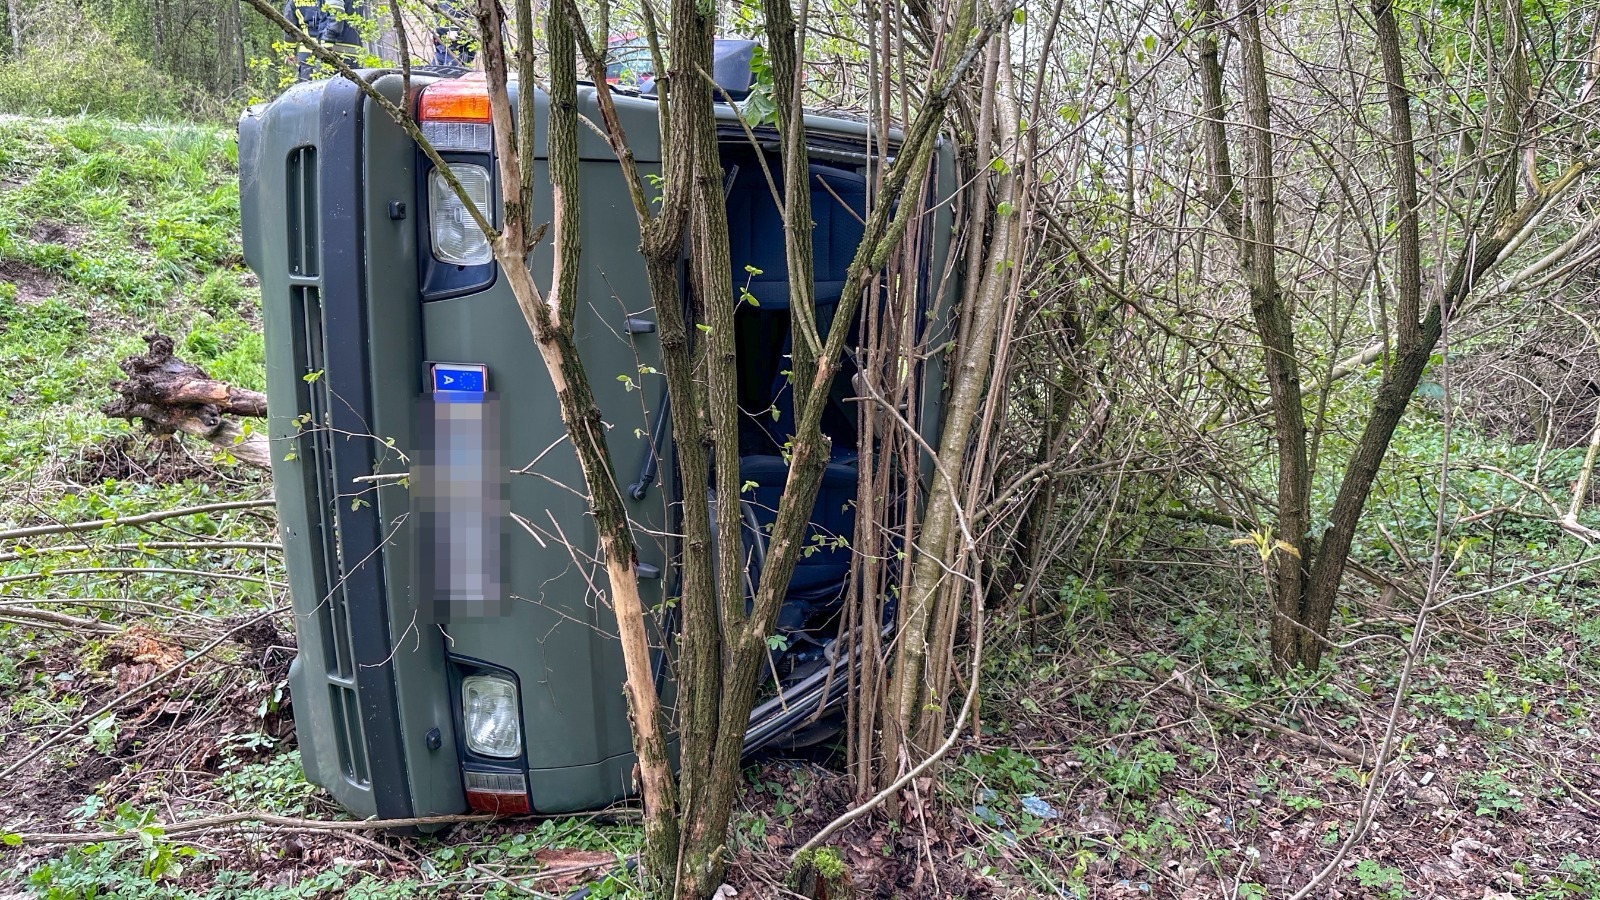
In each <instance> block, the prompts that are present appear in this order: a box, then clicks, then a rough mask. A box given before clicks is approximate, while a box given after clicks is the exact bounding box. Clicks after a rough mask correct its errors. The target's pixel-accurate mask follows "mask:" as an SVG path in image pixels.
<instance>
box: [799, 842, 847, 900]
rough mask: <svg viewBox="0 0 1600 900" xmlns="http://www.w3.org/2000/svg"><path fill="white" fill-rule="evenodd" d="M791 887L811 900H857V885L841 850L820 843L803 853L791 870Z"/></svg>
mask: <svg viewBox="0 0 1600 900" xmlns="http://www.w3.org/2000/svg"><path fill="white" fill-rule="evenodd" d="M789 889H790V890H792V891H794V892H795V893H797V894H799V895H801V896H802V897H810V898H811V900H855V896H856V885H855V882H854V881H853V880H852V879H851V878H850V869H849V868H848V867H847V866H846V865H845V864H844V858H843V857H841V856H840V855H839V851H837V850H834V849H832V848H830V847H820V848H818V849H816V850H808V851H806V852H805V853H802V854H800V857H799V858H798V859H796V860H795V861H794V867H793V868H791V869H790V870H789Z"/></svg>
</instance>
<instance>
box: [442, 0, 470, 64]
mask: <svg viewBox="0 0 1600 900" xmlns="http://www.w3.org/2000/svg"><path fill="white" fill-rule="evenodd" d="M439 12H440V13H442V15H441V16H440V18H439V25H438V27H437V28H435V29H433V65H435V66H439V67H441V68H451V69H465V68H469V67H470V66H471V65H472V61H473V60H474V59H477V58H478V49H477V45H476V44H475V43H474V42H473V40H472V36H471V34H470V33H469V32H468V31H466V30H465V29H464V28H463V26H462V24H461V23H462V22H464V21H465V17H464V16H463V14H462V13H461V11H460V10H459V9H457V8H456V5H455V4H454V3H451V2H450V0H443V2H441V3H440V4H439Z"/></svg>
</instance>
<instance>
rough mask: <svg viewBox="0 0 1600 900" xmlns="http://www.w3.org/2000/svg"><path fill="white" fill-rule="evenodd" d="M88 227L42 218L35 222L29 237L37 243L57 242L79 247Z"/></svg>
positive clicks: (63, 245) (60, 244)
mask: <svg viewBox="0 0 1600 900" xmlns="http://www.w3.org/2000/svg"><path fill="white" fill-rule="evenodd" d="M88 233H89V232H88V229H86V228H83V227H82V226H77V225H63V224H61V223H60V222H51V221H49V220H41V221H39V222H36V223H34V226H33V230H32V231H31V232H29V234H28V237H29V238H30V239H32V241H33V242H34V243H35V244H56V245H58V246H62V247H77V246H79V245H81V244H82V243H83V239H84V237H85V236H86V235H87V234H88Z"/></svg>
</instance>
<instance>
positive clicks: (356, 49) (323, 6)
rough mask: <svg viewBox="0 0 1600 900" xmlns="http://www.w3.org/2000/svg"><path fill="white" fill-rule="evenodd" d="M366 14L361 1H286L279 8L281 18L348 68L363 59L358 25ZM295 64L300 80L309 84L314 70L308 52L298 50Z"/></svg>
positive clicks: (302, 48) (362, 46) (363, 2)
mask: <svg viewBox="0 0 1600 900" xmlns="http://www.w3.org/2000/svg"><path fill="white" fill-rule="evenodd" d="M366 13H367V10H366V3H365V0H287V2H285V3H284V7H283V17H284V18H286V19H288V20H289V21H291V22H293V23H295V24H296V25H299V26H300V27H301V28H303V29H305V32H306V34H308V35H310V36H311V37H312V38H314V39H315V40H316V41H317V43H319V44H321V45H322V46H324V47H326V48H328V49H329V50H332V51H333V52H334V53H337V54H339V55H340V56H342V57H344V59H345V61H346V62H348V63H350V64H351V65H358V64H360V62H361V58H362V56H364V55H365V52H364V45H363V43H362V40H361V29H360V27H359V23H360V21H361V20H362V19H363V18H365V16H366ZM295 60H296V61H297V62H298V63H299V64H300V73H299V74H300V80H301V81H307V80H309V79H310V78H311V74H312V72H313V71H314V70H315V68H316V66H315V64H314V61H313V59H312V56H311V51H309V50H307V49H305V48H304V47H301V48H300V51H299V52H298V53H296V54H295Z"/></svg>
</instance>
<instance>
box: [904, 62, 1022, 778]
mask: <svg viewBox="0 0 1600 900" xmlns="http://www.w3.org/2000/svg"><path fill="white" fill-rule="evenodd" d="M990 52H991V53H992V54H994V55H995V56H996V57H997V58H998V56H999V54H1000V51H999V48H998V46H991V47H990ZM997 62H998V65H1001V66H1004V65H1007V64H1008V62H1007V61H1006V60H1003V59H997ZM986 84H989V85H990V86H992V85H993V82H989V81H987V79H986ZM983 102H984V107H985V108H984V109H983V110H981V111H980V113H979V121H980V126H979V127H980V130H986V128H985V125H984V124H981V123H983V122H984V120H985V119H987V120H988V121H989V123H990V124H989V126H988V127H991V128H992V129H993V132H994V134H995V141H996V143H998V144H999V145H1001V146H1002V147H1004V148H1005V149H1004V156H1003V157H1002V158H1004V159H1006V162H1007V165H1006V166H1005V169H1004V171H1003V172H1002V173H1001V174H1000V175H999V176H998V177H997V179H996V181H997V183H996V189H995V197H996V199H997V208H998V209H1000V212H999V213H998V214H996V216H995V219H994V228H993V232H992V234H991V235H990V237H989V241H988V246H987V250H986V252H985V253H984V254H983V255H982V257H981V264H980V265H979V267H978V268H977V269H976V271H977V272H979V273H981V274H980V275H979V276H978V279H977V281H978V286H977V289H976V291H975V293H974V295H973V298H972V302H971V303H970V304H969V305H968V307H967V308H966V309H964V310H963V315H964V316H965V317H966V320H967V321H966V329H967V330H966V340H965V341H964V342H963V346H962V348H961V359H960V363H959V366H958V367H957V369H956V370H955V371H954V372H953V373H952V375H951V377H952V381H953V385H952V387H951V391H950V399H949V401H948V402H947V403H946V404H945V410H944V426H943V428H942V430H941V433H940V441H939V450H938V460H939V467H938V469H937V470H936V473H935V475H934V480H933V486H932V489H931V490H930V491H929V494H928V502H927V506H926V511H925V512H924V514H923V520H922V531H921V533H920V534H919V535H918V537H917V542H916V546H915V552H914V553H912V554H911V559H912V562H911V579H910V588H909V590H908V592H907V593H906V596H905V600H904V601H903V602H902V604H901V607H900V623H899V627H898V629H897V633H896V640H897V642H898V649H897V651H896V656H895V661H894V668H893V671H892V674H891V675H890V680H889V689H888V692H887V695H886V697H885V707H886V708H885V711H884V713H883V727H884V732H885V733H884V759H883V765H882V767H881V769H880V773H879V780H880V784H882V785H886V784H889V783H890V782H892V781H894V780H895V778H896V777H898V776H899V774H900V772H901V771H902V766H903V765H906V764H909V761H910V760H911V758H912V757H920V756H921V755H922V753H923V751H924V750H925V749H927V748H925V747H923V746H922V745H921V742H922V738H923V737H924V735H923V731H924V729H923V728H922V722H923V719H924V714H925V707H926V706H927V705H928V704H929V703H942V701H943V698H939V697H927V696H926V687H925V683H926V682H927V681H928V680H930V679H931V677H932V673H930V672H929V670H928V665H929V651H930V647H932V646H933V645H934V641H935V640H936V632H937V631H938V629H939V626H940V623H941V622H942V621H943V620H944V618H945V616H946V614H947V611H946V610H943V609H941V606H942V604H941V603H940V602H939V601H940V600H941V598H946V597H948V596H949V594H948V593H947V592H946V590H945V574H946V566H947V564H948V562H949V560H950V558H951V554H950V552H949V551H950V548H952V547H954V546H956V542H957V541H958V530H959V523H958V519H957V513H956V506H957V504H960V503H961V502H962V494H963V487H964V485H962V484H960V483H958V482H955V481H952V479H957V478H960V477H961V473H962V472H963V470H964V468H965V466H966V461H967V460H966V454H967V447H968V444H969V443H970V437H971V429H972V427H973V424H974V419H975V417H976V416H977V413H978V409H979V406H980V405H981V404H982V402H983V398H984V396H985V394H986V393H987V389H988V380H989V368H990V364H991V362H992V361H993V358H994V340H995V334H996V333H997V332H998V330H999V326H1000V318H1001V310H1002V309H1003V307H1004V306H1005V301H1006V294H1007V290H1008V288H1009V287H1010V285H1011V281H1012V267H1013V266H1014V265H1015V264H1016V258H1015V256H1016V249H1017V247H1018V245H1019V243H1020V233H1019V231H1020V230H1019V228H1018V224H1017V220H1018V215H1019V214H1018V211H1017V209H1016V206H1017V205H1018V204H1019V203H1020V201H1021V196H1022V195H1021V192H1020V191H1019V190H1018V187H1019V184H1018V171H1019V169H1020V166H1021V161H1020V160H1019V159H1018V155H1019V154H1018V146H1017V144H1016V143H1015V137H1016V127H1017V116H1016V110H1015V109H1014V107H1013V105H1012V104H1011V102H1010V97H1009V95H1006V94H1003V93H1002V92H1000V91H993V90H991V91H986V92H985V93H984V95H983ZM988 151H989V148H988V147H980V148H979V152H980V153H987V152H988ZM969 271H974V270H973V269H972V268H971V267H969Z"/></svg>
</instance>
